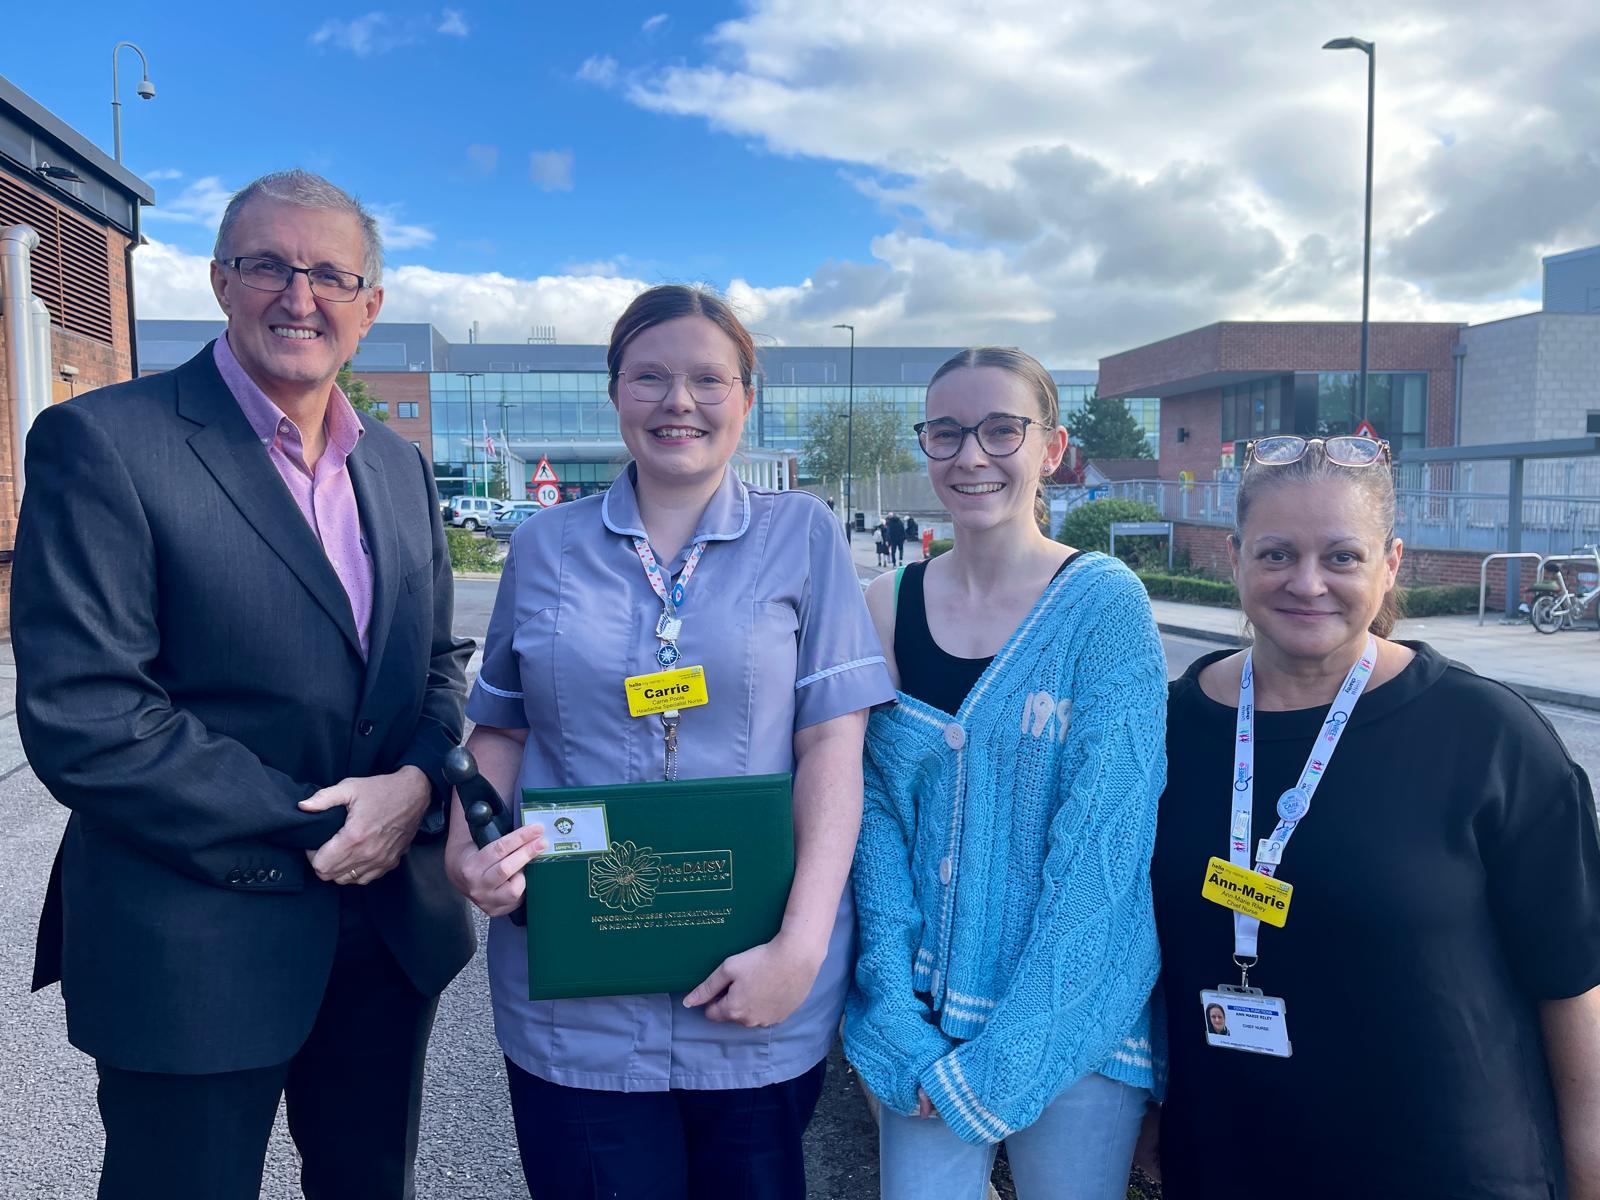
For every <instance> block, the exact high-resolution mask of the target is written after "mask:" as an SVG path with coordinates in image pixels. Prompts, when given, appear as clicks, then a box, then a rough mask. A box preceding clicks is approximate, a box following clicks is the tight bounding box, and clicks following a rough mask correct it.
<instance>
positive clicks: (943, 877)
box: [939, 857, 950, 887]
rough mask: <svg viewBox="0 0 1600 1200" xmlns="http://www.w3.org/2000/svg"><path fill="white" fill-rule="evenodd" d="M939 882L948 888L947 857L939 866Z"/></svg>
mask: <svg viewBox="0 0 1600 1200" xmlns="http://www.w3.org/2000/svg"><path fill="white" fill-rule="evenodd" d="M939 882H940V883H942V884H944V885H945V887H949V886H950V859H949V858H948V857H947V858H945V860H944V861H943V862H941V863H940V864H939Z"/></svg>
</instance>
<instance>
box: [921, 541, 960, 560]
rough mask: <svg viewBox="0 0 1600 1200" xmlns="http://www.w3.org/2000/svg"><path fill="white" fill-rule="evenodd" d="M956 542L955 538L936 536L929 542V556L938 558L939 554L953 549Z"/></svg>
mask: <svg viewBox="0 0 1600 1200" xmlns="http://www.w3.org/2000/svg"><path fill="white" fill-rule="evenodd" d="M955 544H956V543H955V539H954V538H934V539H933V541H931V542H929V543H928V557H929V558H938V557H939V555H941V554H944V553H946V552H947V551H949V550H951V549H953V548H954V546H955Z"/></svg>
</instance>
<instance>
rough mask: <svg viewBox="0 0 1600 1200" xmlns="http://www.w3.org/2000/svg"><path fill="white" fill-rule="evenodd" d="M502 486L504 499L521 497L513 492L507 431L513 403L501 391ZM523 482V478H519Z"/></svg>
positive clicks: (519, 481) (508, 434)
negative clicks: (508, 416)
mask: <svg viewBox="0 0 1600 1200" xmlns="http://www.w3.org/2000/svg"><path fill="white" fill-rule="evenodd" d="M499 407H500V487H501V490H503V491H504V492H505V495H504V496H502V497H501V499H503V500H515V499H520V498H521V497H517V496H513V495H512V494H511V434H510V433H509V432H507V431H508V430H509V429H510V427H511V422H510V421H509V420H508V419H507V417H506V414H507V413H508V412H510V411H511V408H512V403H511V401H509V400H507V399H506V394H505V393H504V392H501V393H500V405H499ZM518 483H519V484H520V483H521V480H518Z"/></svg>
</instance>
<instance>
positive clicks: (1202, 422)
mask: <svg viewBox="0 0 1600 1200" xmlns="http://www.w3.org/2000/svg"><path fill="white" fill-rule="evenodd" d="M1180 429H1182V430H1184V431H1185V432H1186V433H1187V435H1188V436H1187V437H1186V438H1185V440H1184V441H1181V442H1180V441H1179V440H1178V430H1180ZM1221 446H1222V389H1221V388H1209V389H1208V390H1206V391H1203V392H1189V393H1187V394H1186V395H1182V396H1168V397H1167V398H1166V399H1165V400H1163V401H1162V402H1161V451H1160V453H1159V455H1157V457H1156V461H1155V462H1154V463H1152V464H1151V465H1152V466H1153V467H1154V468H1155V472H1154V473H1155V476H1156V478H1158V479H1176V478H1178V472H1180V471H1192V472H1193V473H1194V477H1195V478H1196V479H1213V478H1215V477H1216V474H1217V464H1218V462H1219V461H1220V457H1221V455H1220V447H1221Z"/></svg>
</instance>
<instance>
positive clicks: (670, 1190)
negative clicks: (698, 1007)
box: [506, 1059, 828, 1200]
mask: <svg viewBox="0 0 1600 1200" xmlns="http://www.w3.org/2000/svg"><path fill="white" fill-rule="evenodd" d="M827 1065H828V1064H827V1060H826V1059H824V1060H823V1061H822V1062H819V1063H818V1064H817V1065H816V1066H814V1067H812V1068H811V1069H810V1070H809V1071H807V1072H806V1073H805V1074H803V1075H800V1076H797V1077H796V1078H794V1079H790V1080H787V1081H785V1082H783V1083H774V1084H771V1085H769V1086H767V1087H758V1088H736V1089H730V1090H727V1091H689V1090H674V1091H668V1092H601V1091H591V1090H589V1089H587V1088H574V1087H563V1086H562V1085H560V1084H556V1083H549V1082H547V1081H545V1080H543V1079H540V1078H539V1077H538V1076H537V1075H531V1074H529V1073H528V1072H526V1071H524V1070H522V1069H521V1068H520V1067H518V1066H517V1065H516V1064H515V1063H513V1062H512V1061H511V1060H510V1059H507V1060H506V1074H507V1076H508V1077H509V1079H510V1083H511V1112H512V1115H513V1117H514V1118H515V1120H516V1126H517V1149H518V1150H519V1151H520V1152H521V1154H522V1173H523V1175H524V1176H525V1177H526V1179H527V1181H528V1195H529V1196H531V1197H532V1198H533V1200H703V1198H704V1197H708V1196H714V1197H716V1198H717V1200H805V1194H806V1172H805V1161H804V1159H803V1157H802V1155H801V1147H800V1143H801V1136H802V1135H803V1134H804V1133H805V1129H806V1125H807V1123H809V1122H810V1120H811V1114H812V1112H813V1111H814V1110H815V1109H816V1107H817V1099H818V1097H820V1096H821V1094H822V1077H823V1074H824V1073H825V1071H826V1070H827Z"/></svg>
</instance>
